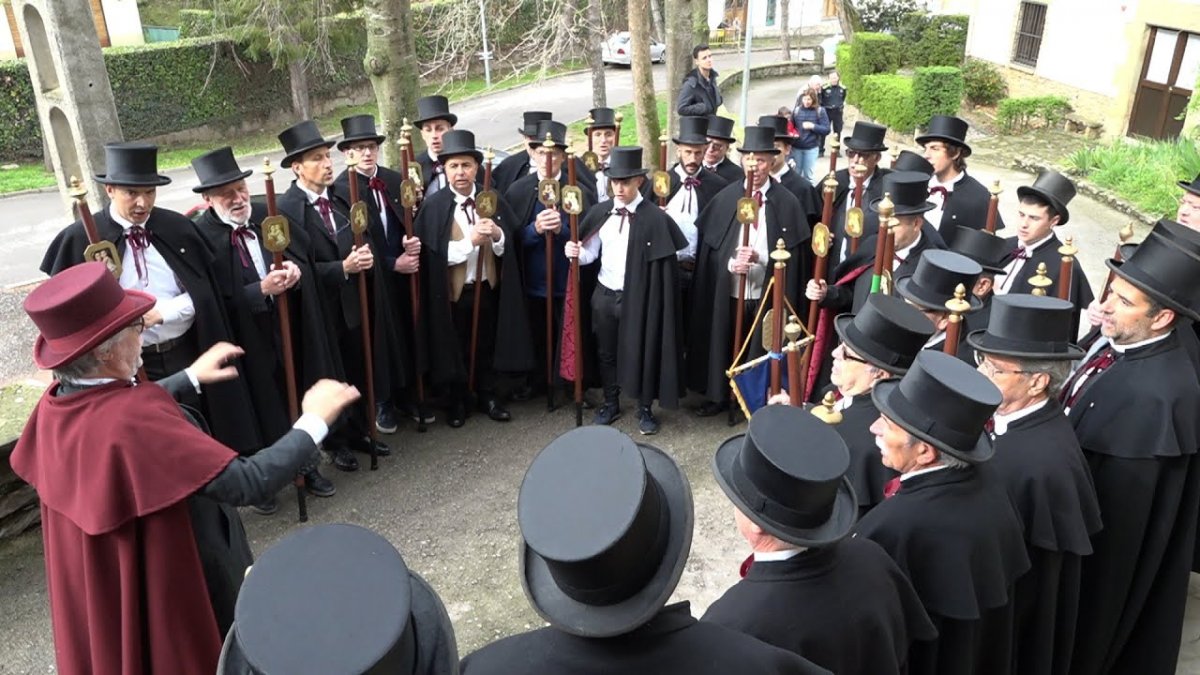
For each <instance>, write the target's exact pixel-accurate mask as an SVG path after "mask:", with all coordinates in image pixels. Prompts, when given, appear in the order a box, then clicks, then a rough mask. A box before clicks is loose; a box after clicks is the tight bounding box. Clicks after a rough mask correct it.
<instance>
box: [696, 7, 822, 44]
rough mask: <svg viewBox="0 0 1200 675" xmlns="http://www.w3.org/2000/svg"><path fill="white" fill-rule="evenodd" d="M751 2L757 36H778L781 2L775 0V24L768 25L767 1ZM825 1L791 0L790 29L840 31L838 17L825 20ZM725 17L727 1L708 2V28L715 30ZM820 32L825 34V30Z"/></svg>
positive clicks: (789, 8)
mask: <svg viewBox="0 0 1200 675" xmlns="http://www.w3.org/2000/svg"><path fill="white" fill-rule="evenodd" d="M749 2H750V23H751V25H753V26H754V34H755V35H778V34H779V23H780V21H781V20H782V18H783V17H782V10H781V8H780V7H779V0H775V2H776V6H775V23H774V25H771V26H768V25H767V0H749ZM823 13H824V1H823V0H791V4H790V6H789V7H788V27H789V29H791V30H792V31H793V32H794V31H796V30H798V29H799V30H803V29H805V28H808V29H809V30H810V31H812V30H813V29H818V30H819V29H823V28H829V27H833V28H837V29H840V26H839V24H838V20H837V17H831V18H829V19H825V17H824V16H823ZM724 17H725V0H708V27H709V29H710V30H711V29H714V28H716V27H717V24H719V23H721V19H723V18H724ZM820 32H822V33H824V32H825V31H824V30H821V31H820Z"/></svg>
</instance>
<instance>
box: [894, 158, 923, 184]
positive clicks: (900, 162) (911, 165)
mask: <svg viewBox="0 0 1200 675" xmlns="http://www.w3.org/2000/svg"><path fill="white" fill-rule="evenodd" d="M892 170H893V171H916V172H917V173H923V174H925V176H926V177H927V178H926V182H928V176H932V175H933V165H932V164H930V163H929V160H927V159H925V158H924V157H922V156H920V155H918V154H917V153H915V152H913V151H912V150H901V151H900V154H898V155H896V166H893V167H892Z"/></svg>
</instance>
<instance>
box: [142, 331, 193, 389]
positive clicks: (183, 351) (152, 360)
mask: <svg viewBox="0 0 1200 675" xmlns="http://www.w3.org/2000/svg"><path fill="white" fill-rule="evenodd" d="M197 356H200V348H199V346H198V345H197V344H196V331H195V328H194V327H193V328H189V329H188V331H187V332H186V333H184V334H183V335H181V336H179V337H178V338H177V339H176V341H175V343H174V344H172V345H171V346H170V347H168V348H167V350H166V351H161V352H160V351H158V350H157V348H156V347H154V346H152V345H146V346H144V347H143V348H142V368H144V369H145V371H146V377H148V378H150V380H151V381H152V382H153V381H156V380H161V379H163V378H164V377H167V376H169V375H174V374H175V373H178V372H179V371H181V370H183V369H184V368H187V367H188V366H190V365H192V362H193V361H195V360H196V357H197Z"/></svg>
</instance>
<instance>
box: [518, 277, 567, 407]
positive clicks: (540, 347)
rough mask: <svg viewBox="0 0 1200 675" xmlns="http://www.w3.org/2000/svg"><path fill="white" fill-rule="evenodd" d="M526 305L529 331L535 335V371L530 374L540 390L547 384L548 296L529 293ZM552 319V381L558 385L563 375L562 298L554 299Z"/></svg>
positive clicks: (533, 382) (534, 384) (531, 380)
mask: <svg viewBox="0 0 1200 675" xmlns="http://www.w3.org/2000/svg"><path fill="white" fill-rule="evenodd" d="M525 307H526V310H527V311H528V313H529V332H530V334H531V335H532V336H533V371H532V372H531V373H530V374H529V377H530V384H531V385H532V386H533V387H535V388H536V389H539V390H540V389H541V388H542V387H545V386H546V348H547V345H546V298H538V297H534V296H532V295H527V296H525ZM551 319H552V320H553V322H554V324H553V326H552V328H551V331H552V334H551V336H550V345H549V348H550V350H551V352H550V353H551V354H553V355H554V356H553V358H552V361H551V363H550V367H551V368H552V371H551V373H552V374H553V379H552V380H551V382H552V383H553V384H555V385H558V384H560V383H561V382H562V377H560V376H559V374H558V358H559V354H560V349H559V343H560V342H561V341H562V319H563V299H562V298H555V299H554V306H553V310H552V312H551Z"/></svg>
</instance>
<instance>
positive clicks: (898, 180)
mask: <svg viewBox="0 0 1200 675" xmlns="http://www.w3.org/2000/svg"><path fill="white" fill-rule="evenodd" d="M883 192H884V193H885V194H887V195H889V196H890V197H891V199H892V204H894V205H895V207H896V210H895V215H897V216H914V215H916V214H918V213H925V212H926V211H932V210H933V209H935V208H937V206H936V205H935V204H934V203H933V202H931V201H928V199H929V174H925V173H919V172H916V171H892V172H891V173H888V174H886V175H885V176H884V177H883ZM881 201H883V197H878V198H876V199H872V200H871V204H870V208H871V210H872V211H874V212H875V213H879V202H881Z"/></svg>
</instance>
